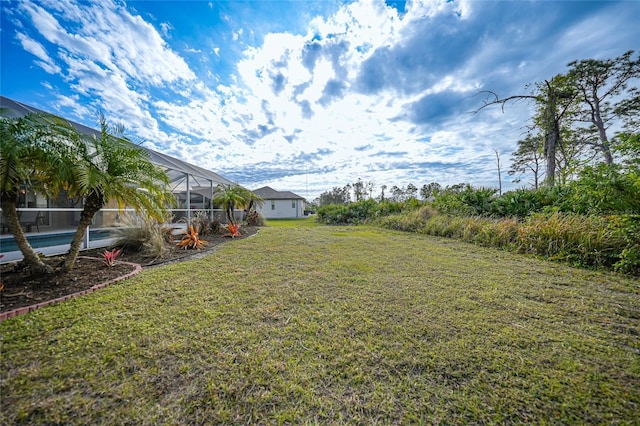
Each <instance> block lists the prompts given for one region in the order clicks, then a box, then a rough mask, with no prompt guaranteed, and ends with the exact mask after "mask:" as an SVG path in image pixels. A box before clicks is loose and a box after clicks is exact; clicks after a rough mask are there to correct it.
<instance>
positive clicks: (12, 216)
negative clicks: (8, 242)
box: [0, 199, 53, 274]
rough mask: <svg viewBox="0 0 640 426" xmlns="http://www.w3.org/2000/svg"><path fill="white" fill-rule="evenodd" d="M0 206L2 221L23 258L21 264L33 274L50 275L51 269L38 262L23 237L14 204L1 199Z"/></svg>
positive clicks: (37, 258) (34, 253)
mask: <svg viewBox="0 0 640 426" xmlns="http://www.w3.org/2000/svg"><path fill="white" fill-rule="evenodd" d="M0 205H1V206H2V214H3V215H4V220H5V221H6V222H7V226H8V227H9V232H11V234H12V235H13V239H14V240H15V242H16V245H17V246H18V248H19V249H20V252H22V256H23V258H24V259H23V262H24V264H25V265H26V267H27V269H28V270H30V271H31V272H32V273H33V274H50V273H52V272H53V268H52V267H51V266H49V265H46V264H45V263H44V262H43V261H42V260H40V258H39V257H38V254H37V253H36V252H35V251H34V250H33V248H32V247H31V245H30V244H29V241H28V240H27V237H26V236H25V235H24V231H23V230H22V227H21V226H20V218H19V217H18V211H17V210H16V203H15V202H13V201H11V200H8V199H3V200H2V202H1V203H0Z"/></svg>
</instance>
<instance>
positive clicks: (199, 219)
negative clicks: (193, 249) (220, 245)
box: [191, 211, 222, 237]
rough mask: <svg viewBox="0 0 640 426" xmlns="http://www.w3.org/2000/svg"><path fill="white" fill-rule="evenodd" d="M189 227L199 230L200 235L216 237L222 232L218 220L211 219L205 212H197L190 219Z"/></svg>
mask: <svg viewBox="0 0 640 426" xmlns="http://www.w3.org/2000/svg"><path fill="white" fill-rule="evenodd" d="M191 225H193V226H194V227H197V228H198V229H199V230H200V235H202V236H204V237H206V236H207V235H217V234H219V233H220V232H222V224H221V223H220V221H219V220H218V219H211V217H209V214H208V213H207V212H206V211H197V212H195V214H194V215H193V217H192V218H191Z"/></svg>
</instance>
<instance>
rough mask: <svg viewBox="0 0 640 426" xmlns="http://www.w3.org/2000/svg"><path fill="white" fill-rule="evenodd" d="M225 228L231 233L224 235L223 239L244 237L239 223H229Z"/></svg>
mask: <svg viewBox="0 0 640 426" xmlns="http://www.w3.org/2000/svg"><path fill="white" fill-rule="evenodd" d="M225 227H226V228H227V229H228V230H229V232H227V233H226V234H224V235H223V237H231V238H235V237H241V236H242V234H240V224H239V223H232V222H229V223H227V224H226V225H225Z"/></svg>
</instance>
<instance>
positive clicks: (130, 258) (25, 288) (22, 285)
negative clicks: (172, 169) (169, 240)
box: [0, 227, 258, 320]
mask: <svg viewBox="0 0 640 426" xmlns="http://www.w3.org/2000/svg"><path fill="white" fill-rule="evenodd" d="M241 232H242V236H241V237H237V238H235V239H240V238H247V237H249V236H251V235H254V234H255V233H257V232H258V228H256V227H244V228H241ZM203 239H204V240H206V241H208V242H209V244H208V245H207V246H206V247H205V248H204V249H203V250H182V249H179V248H177V247H176V248H175V249H173V250H171V251H170V253H168V254H167V255H166V256H164V257H162V258H161V259H153V258H148V257H144V256H143V255H142V254H141V253H139V252H126V251H123V252H122V253H121V254H120V255H119V256H118V258H117V261H116V264H115V265H114V266H107V265H105V264H104V263H102V260H101V256H100V254H101V253H103V252H104V251H105V249H104V248H101V249H95V250H88V251H83V252H81V253H80V256H79V257H78V259H77V260H76V263H75V265H74V268H73V270H71V271H70V272H67V273H63V272H61V271H59V270H58V271H56V272H54V273H53V274H49V275H44V276H30V275H29V274H28V273H27V272H26V271H25V270H24V269H21V268H20V263H16V262H14V263H7V264H4V265H0V280H1V282H2V284H4V289H3V290H2V291H1V292H0V314H2V313H5V314H6V313H8V312H13V311H15V310H17V309H20V308H25V307H28V306H33V305H38V304H45V303H47V302H48V301H52V300H58V299H61V298H64V297H66V296H69V295H72V294H77V293H82V292H85V291H92V290H95V289H96V288H98V287H101V284H104V283H108V282H111V281H113V280H117V279H119V278H121V277H125V276H127V275H128V274H131V273H132V272H134V271H135V270H136V268H138V269H139V266H138V265H140V266H141V267H142V268H143V269H144V268H150V267H155V266H160V265H166V264H168V263H174V262H181V261H184V260H188V259H192V258H194V257H201V256H205V255H207V254H210V253H212V252H213V251H215V250H216V249H217V247H218V246H220V244H224V243H226V242H229V241H232V239H231V238H225V237H222V236H221V235H215V236H207V237H203ZM43 260H44V262H45V263H47V264H49V265H51V266H52V267H54V268H58V267H59V266H60V265H61V263H62V260H63V257H62V256H53V257H47V258H45V259H43ZM58 269H59V268H58ZM5 316H6V315H5ZM1 319H2V318H1V317H0V320H1Z"/></svg>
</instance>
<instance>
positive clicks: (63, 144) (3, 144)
mask: <svg viewBox="0 0 640 426" xmlns="http://www.w3.org/2000/svg"><path fill="white" fill-rule="evenodd" d="M79 139H80V137H79V135H78V133H77V132H76V131H75V129H74V128H73V127H72V126H71V125H70V124H69V123H68V122H67V121H65V120H63V119H61V118H58V117H55V116H52V115H48V114H28V115H26V116H24V117H1V118H0V207H2V214H3V216H4V220H5V222H6V224H7V226H8V228H9V232H11V234H12V235H13V237H14V240H15V242H16V244H17V246H18V248H19V249H20V252H21V253H22V255H23V263H24V265H25V267H26V268H27V269H29V270H30V271H31V272H33V273H35V274H38V273H50V272H52V271H53V269H52V268H51V267H50V266H48V265H46V264H45V263H44V262H42V260H41V259H40V258H39V257H38V255H37V254H36V252H35V251H34V250H33V248H32V247H31V245H30V244H29V242H28V240H27V238H26V236H25V234H24V231H23V230H22V227H21V226H20V221H19V217H18V212H17V200H18V193H19V191H20V189H21V187H24V186H28V187H30V188H31V189H32V190H35V191H37V192H39V193H42V194H45V195H50V196H55V195H57V194H58V193H59V192H60V190H61V189H63V188H64V187H65V186H67V182H68V181H70V180H72V179H73V177H74V176H75V165H76V164H77V161H76V160H77V146H78V141H79Z"/></svg>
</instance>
